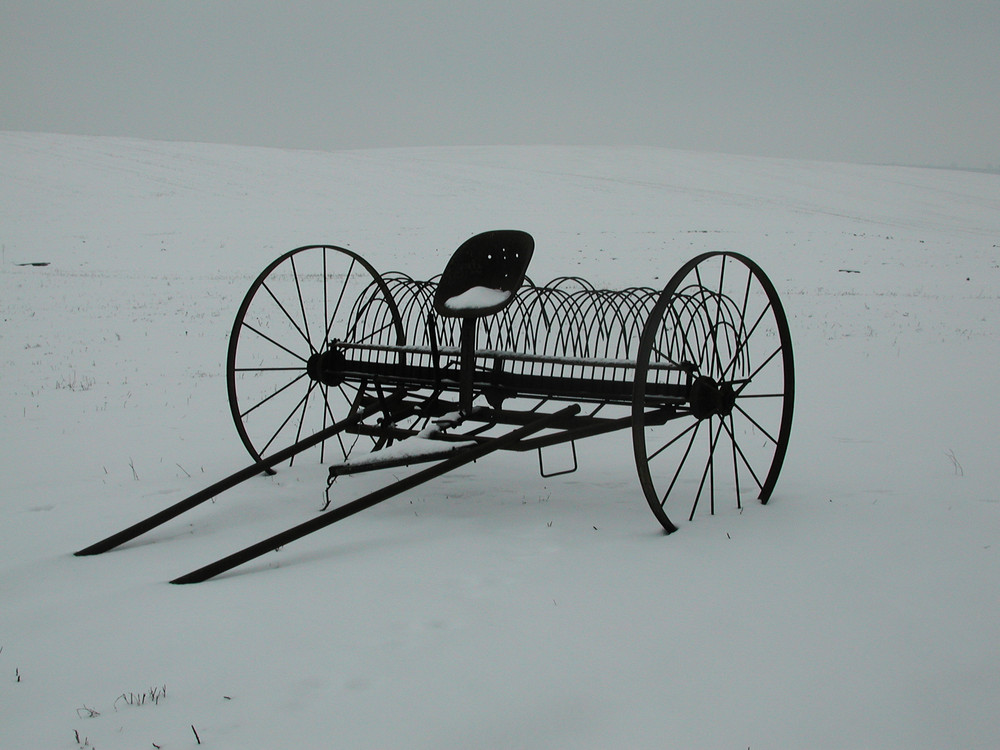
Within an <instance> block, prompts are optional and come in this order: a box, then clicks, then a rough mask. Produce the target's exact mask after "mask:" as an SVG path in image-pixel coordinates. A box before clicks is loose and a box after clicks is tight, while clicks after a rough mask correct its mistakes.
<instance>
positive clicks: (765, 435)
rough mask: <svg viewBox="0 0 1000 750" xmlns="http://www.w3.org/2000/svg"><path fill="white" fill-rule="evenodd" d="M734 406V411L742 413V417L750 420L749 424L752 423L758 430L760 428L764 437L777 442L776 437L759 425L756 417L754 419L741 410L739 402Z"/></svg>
mask: <svg viewBox="0 0 1000 750" xmlns="http://www.w3.org/2000/svg"><path fill="white" fill-rule="evenodd" d="M734 408H735V409H736V411H738V412H739V413H740V414H742V415H743V416H744V417H746V418H747V419H748V420H749V421H750V424H752V425H753V426H754V427H756V428H757V429H758V430H760V432H761V434H762V435H764V437H766V438H767V439H768V440H770V441H771V442H772V443H774V444H775V445H777V444H778V439H777V438H776V437H774V435H772V434H771V433H770V432H768V431H767V430H765V429H764V428H763V427H761V426H760V423H759V422H758V421H757V420H756V419H754V418H753V417H751V416H750V415H749V414H747V413H746V412H745V411H744V410H743V407H742V406H740V405H739V404H735V405H734Z"/></svg>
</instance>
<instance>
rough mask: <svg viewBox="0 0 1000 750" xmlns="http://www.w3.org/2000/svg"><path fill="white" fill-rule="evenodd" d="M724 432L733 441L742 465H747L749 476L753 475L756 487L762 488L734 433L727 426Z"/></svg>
mask: <svg viewBox="0 0 1000 750" xmlns="http://www.w3.org/2000/svg"><path fill="white" fill-rule="evenodd" d="M726 432H727V433H729V439H730V440H732V441H733V448H734V449H735V450H736V452H737V453H738V454H739V457H740V459H741V460H742V461H743V465H744V466H746V467H747V471H749V472H750V476H752V477H753V481H754V482H756V483H757V488H758V489H761V490H762V489H764V484H763V483H762V482H761V481H760V479H759V478H758V477H757V472H755V471H754V470H753V466H751V465H750V460H749V459H748V458H747V457H746V455H745V454H744V453H743V449H742V448H740V446H739V443H738V442H737V440H736V435H735V434H734V432H731V431H730V430H729V428H728V427H727V428H726Z"/></svg>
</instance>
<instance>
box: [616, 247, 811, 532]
mask: <svg viewBox="0 0 1000 750" xmlns="http://www.w3.org/2000/svg"><path fill="white" fill-rule="evenodd" d="M794 395H795V378H794V371H793V366H792V344H791V337H790V335H789V332H788V321H787V320H786V318H785V313H784V310H783V309H782V306H781V303H780V301H779V300H778V296H777V293H776V292H775V290H774V286H773V285H772V284H771V282H770V281H769V280H768V278H767V277H766V276H765V275H764V273H763V271H761V269H760V268H759V267H758V266H757V264H755V263H754V262H753V261H751V260H749V259H748V258H745V257H744V256H742V255H738V254H736V253H707V254H705V255H701V256H698V257H696V258H694V259H692V260H690V261H689V262H688V263H686V264H685V265H684V266H682V267H681V269H680V270H679V271H678V272H677V273H676V274H674V277H673V278H672V279H671V280H670V282H669V283H668V284H667V286H666V287H665V288H664V290H663V293H662V294H661V295H660V298H659V300H658V301H657V304H656V306H655V307H654V308H653V310H652V312H651V313H650V316H649V318H648V320H647V322H646V325H645V327H644V329H643V333H642V338H641V340H640V344H639V351H638V353H637V361H636V379H635V390H634V394H633V402H632V442H633V447H634V449H635V461H636V468H637V470H638V473H639V482H640V484H641V485H642V489H643V492H644V493H645V496H646V500H647V501H648V502H649V506H650V508H652V510H653V514H654V515H655V516H656V518H657V519H658V520H659V521H660V523H661V524H662V525H663V528H664V529H666V531H667V532H668V533H669V532H672V531H675V530H676V529H677V526H676V525H675V524H676V523H677V522H678V521H680V520H682V519H687V520H689V521H691V520H694V519H695V516H696V515H706V514H711V515H714V514H716V513H722V512H732V511H733V509H735V510H736V512H739V510H740V509H742V507H743V503H744V502H745V501H746V500H747V499H748V498H751V497H756V498H758V499H759V500H760V501H761V502H762V503H766V502H767V501H768V499H769V498H770V496H771V492H772V491H773V489H774V485H775V482H776V481H777V478H778V473H779V472H780V470H781V464H782V461H783V460H784V457H785V450H786V448H787V446H788V437H789V433H790V431H791V426H792V402H793V400H794Z"/></svg>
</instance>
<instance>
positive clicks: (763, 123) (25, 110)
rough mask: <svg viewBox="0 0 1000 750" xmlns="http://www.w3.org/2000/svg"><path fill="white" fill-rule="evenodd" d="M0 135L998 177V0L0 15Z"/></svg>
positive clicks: (184, 3) (13, 9) (204, 3)
mask: <svg viewBox="0 0 1000 750" xmlns="http://www.w3.org/2000/svg"><path fill="white" fill-rule="evenodd" d="M0 130H28V131H51V132H64V133H82V134H96V135H128V136H136V137H141V138H154V139H164V140H194V141H210V142H222V143H238V144H253V145H267V146H282V147H293V148H315V149H324V150H335V149H345V148H368V147H380V146H412V145H465V144H538V143H554V144H615V145H618V144H640V145H660V146H669V147H676V148H684V149H695V150H706V151H724V152H730V153H742V154H759V155H769V156H788V157H804V158H815V159H831V160H842V161H861V162H873V163H910V164H936V165H959V166H972V167H983V166H987V165H993V166H1000V0H982V1H963V0H938V1H937V2H933V1H931V0H910V1H905V0H839V1H832V0H831V1H829V2H827V1H824V0H789V1H787V2H785V1H782V0H761V1H759V2H755V1H754V0H745V1H742V2H741V1H739V0H729V1H727V2H718V1H717V0H690V1H679V0H641V1H640V2H628V1H627V0H611V1H609V2H586V1H585V0H578V1H577V2H551V1H549V0H506V1H504V0H491V1H489V2H479V1H478V0H465V1H464V2H462V1H459V0H454V1H453V0H424V1H423V2H411V1H409V0H398V1H397V2H382V1H381V0H358V1H357V2H336V1H333V0H331V1H330V2H320V1H318V0H317V1H315V2H296V0H281V2H263V0H240V1H238V2H237V1H232V2H216V1H213V0H158V1H156V2H148V1H145V0H126V1H124V2H85V1H83V0H79V1H72V0H70V1H66V2H48V1H46V0H0Z"/></svg>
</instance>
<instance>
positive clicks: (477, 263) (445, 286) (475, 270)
mask: <svg viewBox="0 0 1000 750" xmlns="http://www.w3.org/2000/svg"><path fill="white" fill-rule="evenodd" d="M534 248H535V241H534V239H532V237H531V235H530V234H528V233H527V232H521V231H518V230H515V229H499V230H494V231H492V232H484V233H483V234H477V235H476V236H475V237H470V238H469V239H468V240H466V241H465V242H463V243H462V245H461V246H460V247H459V248H458V250H456V251H455V253H454V255H452V256H451V260H449V261H448V265H447V266H446V267H445V269H444V274H443V275H442V276H441V280H440V281H439V282H438V287H437V291H436V292H435V294H434V310H435V311H436V312H437V314H438V315H440V316H442V317H445V318H481V317H484V316H486V315H492V314H493V313H496V312H499V311H500V310H502V309H503V308H505V307H506V306H507V305H508V304H510V302H511V300H513V299H514V295H515V294H517V290H518V289H520V288H521V284H522V283H523V282H524V274H525V271H527V270H528V262H529V261H530V260H531V254H532V252H533V251H534Z"/></svg>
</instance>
